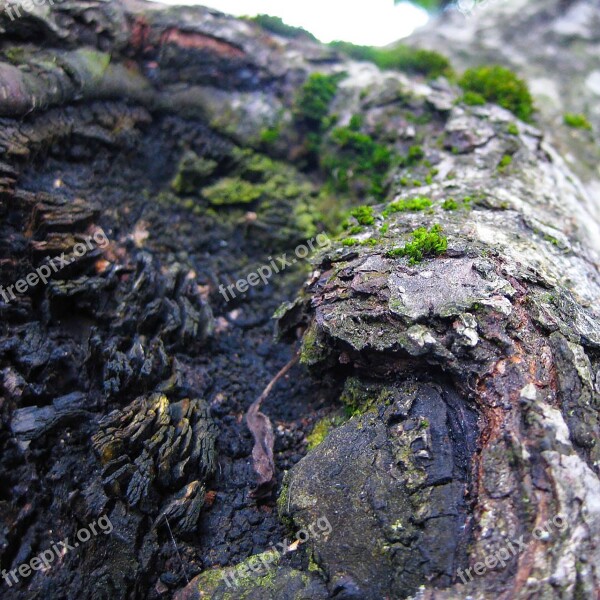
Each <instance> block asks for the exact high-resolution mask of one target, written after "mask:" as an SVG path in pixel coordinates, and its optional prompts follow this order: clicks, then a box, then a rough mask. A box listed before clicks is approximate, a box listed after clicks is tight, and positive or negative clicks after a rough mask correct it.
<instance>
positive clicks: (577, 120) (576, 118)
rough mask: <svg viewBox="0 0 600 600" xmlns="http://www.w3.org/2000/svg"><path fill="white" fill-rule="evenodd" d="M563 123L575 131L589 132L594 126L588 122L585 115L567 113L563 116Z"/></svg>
mask: <svg viewBox="0 0 600 600" xmlns="http://www.w3.org/2000/svg"><path fill="white" fill-rule="evenodd" d="M563 122H564V124H565V125H567V126H568V127H572V128H573V129H585V130H587V131H591V130H592V124H591V123H590V122H589V121H588V119H587V117H586V116H585V115H578V114H574V113H567V114H566V115H564V116H563Z"/></svg>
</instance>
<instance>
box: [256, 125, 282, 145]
mask: <svg viewBox="0 0 600 600" xmlns="http://www.w3.org/2000/svg"><path fill="white" fill-rule="evenodd" d="M280 135H281V130H280V128H279V127H278V126H276V127H266V128H265V129H263V130H262V131H261V132H260V141H261V142H262V143H263V144H274V143H275V142H276V141H277V140H278V139H279V136H280Z"/></svg>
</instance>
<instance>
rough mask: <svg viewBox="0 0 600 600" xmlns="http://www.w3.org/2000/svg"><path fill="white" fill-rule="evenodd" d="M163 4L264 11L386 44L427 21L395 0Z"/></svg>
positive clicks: (335, 35)
mask: <svg viewBox="0 0 600 600" xmlns="http://www.w3.org/2000/svg"><path fill="white" fill-rule="evenodd" d="M160 1H162V2H163V3H165V4H203V5H204V6H210V7H211V8H216V9H218V10H220V11H222V12H225V13H229V14H232V15H237V16H241V15H248V16H253V15H256V14H260V13H264V14H267V15H275V16H277V17H281V18H282V19H283V20H284V21H285V22H286V23H288V24H289V25H296V26H298V27H304V28H305V29H308V31H310V32H311V33H313V34H314V35H316V36H317V37H318V38H319V39H320V40H321V41H323V42H331V41H332V40H344V41H346V42H353V43H355V44H365V45H369V46H385V45H386V44H390V43H392V42H394V41H396V40H398V39H400V38H401V37H405V36H407V35H409V34H410V33H411V32H412V31H413V30H414V29H416V28H417V27H420V26H421V25H424V24H425V23H426V22H427V14H426V13H425V11H423V10H421V9H419V8H416V7H415V6H413V5H412V4H408V3H404V2H403V3H401V4H398V5H396V6H394V0H353V1H350V2H348V1H347V0H160Z"/></svg>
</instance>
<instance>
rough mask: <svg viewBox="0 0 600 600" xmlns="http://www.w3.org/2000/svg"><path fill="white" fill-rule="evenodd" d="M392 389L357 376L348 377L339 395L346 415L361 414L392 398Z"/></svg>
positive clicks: (387, 402) (386, 402) (388, 401)
mask: <svg viewBox="0 0 600 600" xmlns="http://www.w3.org/2000/svg"><path fill="white" fill-rule="evenodd" d="M393 397H394V394H393V391H392V389H390V388H389V387H388V386H385V385H382V384H380V383H369V382H367V381H365V380H364V379H359V378H358V377H348V379H347V380H346V383H345V384H344V389H343V391H342V393H341V395H340V401H341V402H342V404H343V405H344V412H345V414H346V416H347V417H353V416H355V415H362V414H364V413H366V412H368V411H369V410H372V409H373V408H374V407H375V406H377V405H380V404H389V403H390V402H391V401H392V400H393Z"/></svg>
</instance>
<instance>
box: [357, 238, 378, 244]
mask: <svg viewBox="0 0 600 600" xmlns="http://www.w3.org/2000/svg"><path fill="white" fill-rule="evenodd" d="M377 244H379V240H378V239H377V238H369V239H368V240H363V241H362V242H361V243H360V245H361V246H377Z"/></svg>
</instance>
